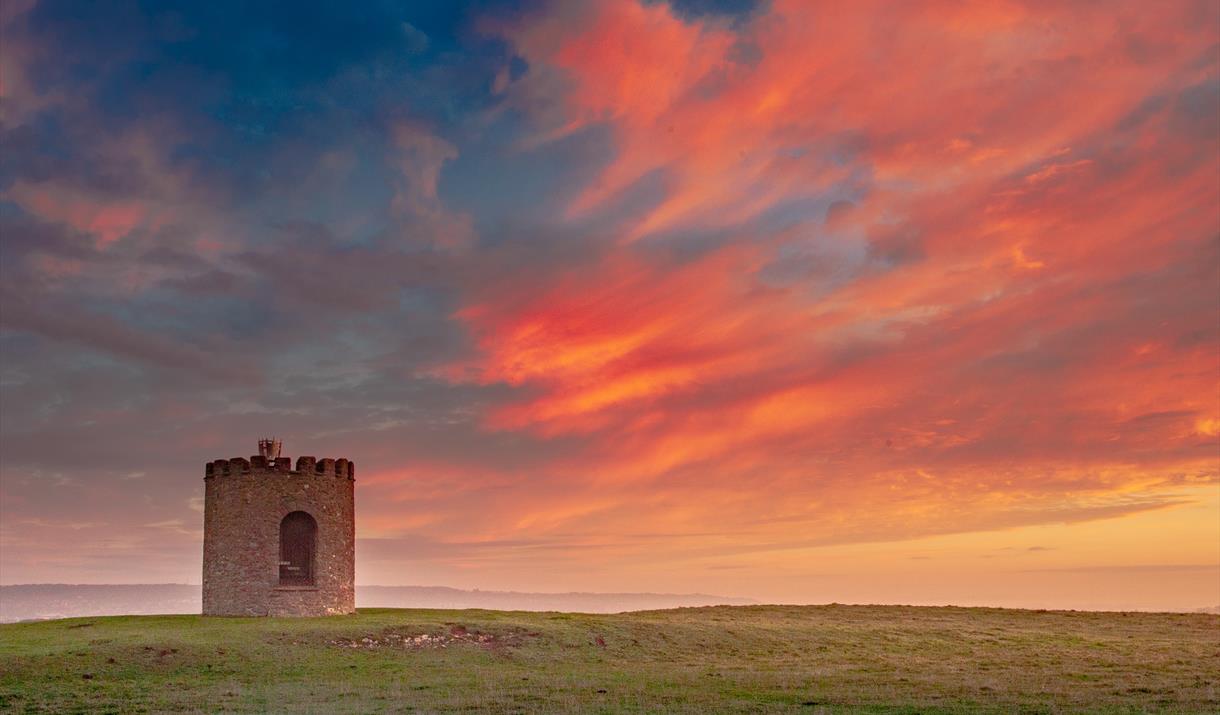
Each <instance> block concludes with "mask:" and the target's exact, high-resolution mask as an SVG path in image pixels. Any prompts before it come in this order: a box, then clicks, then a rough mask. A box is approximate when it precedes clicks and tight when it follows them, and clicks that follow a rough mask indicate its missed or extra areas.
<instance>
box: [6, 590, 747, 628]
mask: <svg viewBox="0 0 1220 715" xmlns="http://www.w3.org/2000/svg"><path fill="white" fill-rule="evenodd" d="M753 603H756V602H755V601H752V600H750V599H747V598H727V597H724V596H710V595H707V594H702V593H690V594H672V593H521V592H516V591H464V590H462V589H458V588H447V587H444V586H357V587H356V605H357V606H358V607H360V608H375V607H377V608H488V609H497V610H506V611H568V612H576V613H618V612H621V611H643V610H654V609H661V608H679V607H682V606H718V605H727V606H742V605H750V604H753ZM200 608H201V594H200V590H199V586H194V585H190V584H178V583H152V584H123V585H84V584H63V583H48V584H27V585H18V586H0V623H13V622H16V621H27V620H41V619H47V618H71V617H75V616H121V615H152V614H161V613H199V611H200Z"/></svg>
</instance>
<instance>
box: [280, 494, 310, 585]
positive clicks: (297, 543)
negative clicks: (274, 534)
mask: <svg viewBox="0 0 1220 715" xmlns="http://www.w3.org/2000/svg"><path fill="white" fill-rule="evenodd" d="M317 544H318V522H316V521H314V518H313V517H312V516H310V515H309V514H307V513H305V512H303V511H294V512H292V513H291V514H289V515H288V516H286V517H284V520H283V521H281V522H280V585H281V586H312V585H314V554H315V552H316V551H317Z"/></svg>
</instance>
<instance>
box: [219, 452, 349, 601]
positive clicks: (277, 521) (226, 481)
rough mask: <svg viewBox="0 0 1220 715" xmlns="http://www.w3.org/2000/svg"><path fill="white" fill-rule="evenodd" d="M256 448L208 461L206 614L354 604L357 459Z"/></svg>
mask: <svg viewBox="0 0 1220 715" xmlns="http://www.w3.org/2000/svg"><path fill="white" fill-rule="evenodd" d="M279 452H280V442H279V440H272V439H266V440H260V441H259V454H257V455H255V456H253V457H250V458H249V459H245V458H244V457H236V458H234V459H218V460H216V461H214V462H209V463H208V464H207V465H206V466H205V468H204V477H203V480H204V507H203V614H204V615H205V616H328V615H334V614H340V613H353V612H354V611H355V610H356V588H355V562H356V558H355V557H356V520H355V498H354V492H355V489H354V486H355V484H354V482H355V475H356V465H355V464H353V463H352V462H350V461H348V460H346V459H314V458H313V457H300V458H298V459H297V463H296V469H293V468H292V460H291V459H289V458H288V457H281V456H279Z"/></svg>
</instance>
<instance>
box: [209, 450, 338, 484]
mask: <svg viewBox="0 0 1220 715" xmlns="http://www.w3.org/2000/svg"><path fill="white" fill-rule="evenodd" d="M268 472H275V473H285V474H290V475H294V476H301V477H306V476H317V477H336V478H346V479H351V480H354V479H355V478H356V463H355V462H353V461H351V460H350V459H344V458H340V459H330V458H327V459H317V458H315V457H298V458H297V463H296V469H293V467H292V459H291V458H290V457H266V456H264V455H261V454H256V455H254V456H252V457H250V458H249V459H246V458H245V457H233V458H231V459H217V460H213V461H211V462H208V463H207V464H205V465H204V468H203V478H204V479H211V478H212V477H221V476H225V477H227V476H230V475H239V474H246V475H257V474H260V473H268Z"/></svg>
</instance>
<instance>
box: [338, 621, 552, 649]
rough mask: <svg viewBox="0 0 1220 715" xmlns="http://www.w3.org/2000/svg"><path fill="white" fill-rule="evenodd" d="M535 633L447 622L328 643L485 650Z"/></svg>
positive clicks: (507, 645)
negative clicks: (441, 627) (432, 628)
mask: <svg viewBox="0 0 1220 715" xmlns="http://www.w3.org/2000/svg"><path fill="white" fill-rule="evenodd" d="M537 636H538V634H537V633H527V632H526V631H524V630H514V631H508V632H505V633H488V632H485V631H478V630H470V629H468V628H467V627H466V626H463V625H461V624H449V628H448V629H447V630H445V631H441V632H439V633H435V632H433V633H418V632H412V631H409V630H400V629H386V630H385V631H382V632H381V633H370V634H368V635H365V636H360V637H353V638H344V637H340V638H333V639H331V640H329V641H328V643H329V644H330V645H332V646H335V647H338V648H351V649H354V650H387V649H388V650H433V649H440V648H449V647H450V646H455V645H474V646H478V647H480V648H486V649H488V650H501V649H505V648H513V647H516V646H519V645H521V644H523V643H524V642H525V640H526V639H527V638H533V637H537Z"/></svg>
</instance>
